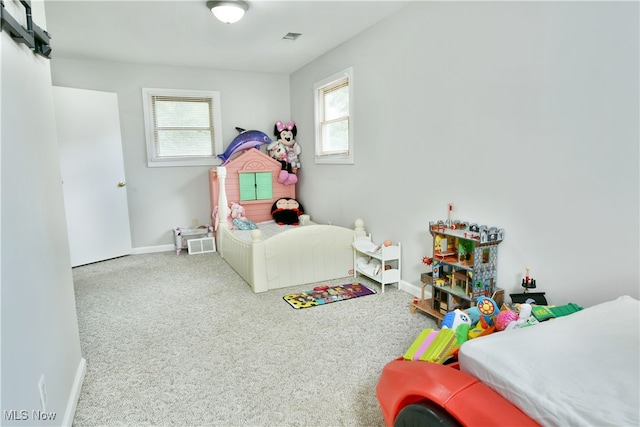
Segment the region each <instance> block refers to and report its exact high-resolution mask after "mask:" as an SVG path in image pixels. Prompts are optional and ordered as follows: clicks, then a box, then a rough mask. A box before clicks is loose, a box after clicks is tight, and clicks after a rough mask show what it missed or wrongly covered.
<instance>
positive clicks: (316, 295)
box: [282, 283, 376, 309]
mask: <svg viewBox="0 0 640 427" xmlns="http://www.w3.org/2000/svg"><path fill="white" fill-rule="evenodd" d="M375 293H376V291H374V290H373V289H369V288H367V287H366V286H365V285H363V284H362V283H351V284H347V285H337V286H328V285H324V286H316V287H315V288H313V289H312V290H310V291H305V292H298V293H295V294H288V295H285V296H284V297H282V298H283V299H284V300H285V301H286V302H288V303H289V305H291V307H293V308H295V309H299V308H309V307H315V306H317V305H324V304H329V303H332V302H338V301H344V300H347V299H352V298H358V297H363V296H365V295H372V294H375Z"/></svg>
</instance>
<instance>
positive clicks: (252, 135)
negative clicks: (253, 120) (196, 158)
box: [218, 130, 273, 165]
mask: <svg viewBox="0 0 640 427" xmlns="http://www.w3.org/2000/svg"><path fill="white" fill-rule="evenodd" d="M270 142H273V141H272V140H271V138H269V137H268V136H267V134H265V133H264V132H260V131H259V130H242V131H241V132H240V135H238V136H236V137H235V138H234V139H233V141H231V144H229V146H228V147H227V149H226V150H225V152H224V153H222V154H218V157H219V158H220V159H222V164H223V165H224V164H226V163H227V162H228V161H229V160H231V156H233V155H234V154H235V153H237V152H239V151H244V150H248V149H249V148H257V149H259V148H260V146H261V145H264V144H269V143H270Z"/></svg>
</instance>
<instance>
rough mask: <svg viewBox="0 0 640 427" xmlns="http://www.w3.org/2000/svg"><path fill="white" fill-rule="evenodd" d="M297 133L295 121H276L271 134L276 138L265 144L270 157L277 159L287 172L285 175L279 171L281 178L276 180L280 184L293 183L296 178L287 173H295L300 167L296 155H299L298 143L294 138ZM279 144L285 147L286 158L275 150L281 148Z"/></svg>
mask: <svg viewBox="0 0 640 427" xmlns="http://www.w3.org/2000/svg"><path fill="white" fill-rule="evenodd" d="M297 133H298V128H297V127H296V124H295V122H293V121H290V122H288V123H286V124H285V123H282V122H281V121H278V122H276V124H275V126H274V128H273V134H274V135H275V136H276V138H277V139H276V141H273V142H271V143H270V144H269V145H267V151H268V152H269V154H270V155H271V157H273V158H274V159H276V160H278V161H279V162H280V163H281V164H282V170H283V171H286V172H287V174H286V175H285V174H284V173H282V172H281V174H280V175H281V177H282V178H283V180H282V181H280V180H279V181H278V182H280V183H281V184H286V185H289V184H295V182H297V180H298V179H297V177H296V178H295V179H294V178H293V177H289V176H288V175H289V174H296V173H297V172H298V169H299V168H300V159H299V157H298V156H299V155H300V151H301V149H300V145H299V144H298V143H297V142H296V140H295V137H296V135H297ZM279 145H281V146H282V147H284V149H285V152H286V157H287V158H286V160H285V159H283V156H282V153H280V152H278V151H277V150H281V149H280V148H278V146H279ZM283 162H284V163H283ZM287 181H288V182H287Z"/></svg>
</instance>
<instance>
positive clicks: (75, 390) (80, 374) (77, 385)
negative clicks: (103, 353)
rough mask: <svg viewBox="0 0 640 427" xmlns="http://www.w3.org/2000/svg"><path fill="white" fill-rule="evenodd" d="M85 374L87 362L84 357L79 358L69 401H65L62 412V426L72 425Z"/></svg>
mask: <svg viewBox="0 0 640 427" xmlns="http://www.w3.org/2000/svg"><path fill="white" fill-rule="evenodd" d="M86 373H87V361H86V359H85V358H84V357H81V358H80V363H79V364H78V369H77V370H76V377H75V378H74V379H73V385H72V387H71V393H69V399H68V400H67V409H66V410H65V411H64V419H63V420H62V425H63V426H69V427H70V426H71V425H73V418H74V417H75V415H76V407H77V405H78V399H80V391H81V390H82V383H83V382H84V376H85V374H86Z"/></svg>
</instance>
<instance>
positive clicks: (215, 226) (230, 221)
mask: <svg viewBox="0 0 640 427" xmlns="http://www.w3.org/2000/svg"><path fill="white" fill-rule="evenodd" d="M211 216H212V217H213V229H214V230H215V231H218V227H219V225H220V213H219V212H218V207H217V206H216V207H215V208H213V214H211ZM227 223H228V226H229V229H230V230H235V228H236V226H235V224H234V223H233V218H231V210H229V208H228V207H227Z"/></svg>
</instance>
